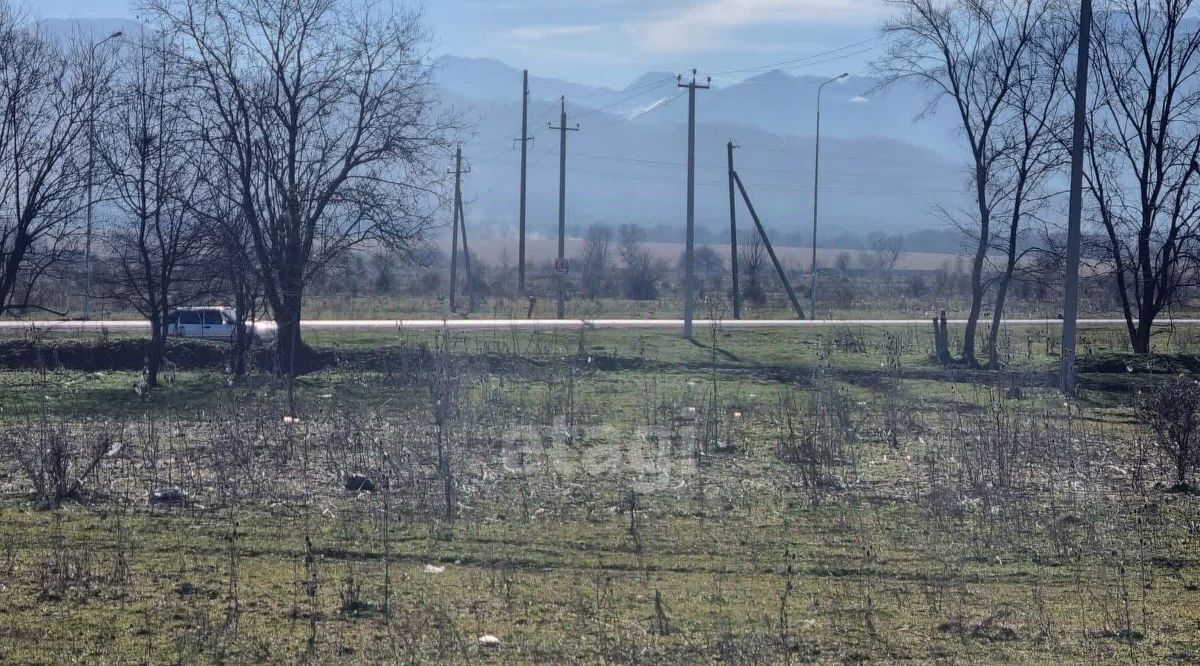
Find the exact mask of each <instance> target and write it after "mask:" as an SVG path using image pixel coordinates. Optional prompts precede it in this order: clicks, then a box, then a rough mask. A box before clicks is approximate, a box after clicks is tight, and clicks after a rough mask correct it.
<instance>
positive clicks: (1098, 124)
mask: <svg viewBox="0 0 1200 666" xmlns="http://www.w3.org/2000/svg"><path fill="white" fill-rule="evenodd" d="M1109 5H1110V6H1109V7H1108V10H1109V11H1106V12H1102V13H1100V14H1098V15H1097V16H1096V20H1095V22H1094V27H1093V35H1092V62H1091V67H1092V76H1091V79H1092V86H1093V87H1094V89H1095V90H1094V92H1093V93H1091V94H1090V95H1089V99H1090V100H1093V102H1092V103H1091V104H1090V106H1091V108H1090V113H1089V124H1088V128H1087V129H1088V142H1087V144H1086V149H1087V152H1088V157H1089V159H1088V171H1087V173H1086V177H1087V185H1088V189H1089V191H1090V192H1091V194H1092V200H1093V202H1094V213H1095V216H1096V217H1097V218H1098V219H1099V223H1100V225H1101V227H1102V229H1103V232H1104V236H1105V238H1106V240H1107V244H1106V248H1105V249H1106V254H1107V259H1108V263H1109V265H1110V266H1111V268H1112V272H1113V276H1114V278H1115V280H1116V284H1117V289H1118V292H1119V295H1120V300H1121V306H1122V311H1123V314H1124V317H1125V324H1126V327H1127V329H1128V333H1129V341H1130V344H1131V345H1132V347H1133V349H1134V351H1135V352H1138V353H1148V352H1149V351H1150V336H1151V333H1152V331H1153V325H1154V320H1155V319H1156V318H1157V317H1158V316H1159V315H1160V314H1161V313H1162V312H1163V310H1164V309H1166V308H1168V307H1170V306H1171V305H1172V304H1173V303H1174V302H1175V301H1176V300H1177V299H1178V297H1179V296H1180V294H1181V292H1182V291H1183V290H1184V289H1186V288H1188V287H1191V286H1194V285H1196V284H1197V283H1198V281H1200V280H1198V279H1200V271H1198V264H1197V252H1198V251H1200V197H1198V196H1197V192H1196V185H1197V180H1198V179H1200V164H1198V163H1197V159H1198V158H1200V133H1198V132H1197V129H1196V128H1197V123H1198V122H1200V80H1198V76H1197V75H1198V74H1200V30H1197V27H1196V23H1195V20H1196V19H1195V17H1194V16H1192V14H1194V10H1195V9H1196V3H1195V2H1194V0H1114V1H1113V2H1111V3H1109Z"/></svg>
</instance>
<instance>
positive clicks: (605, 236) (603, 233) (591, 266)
mask: <svg viewBox="0 0 1200 666" xmlns="http://www.w3.org/2000/svg"><path fill="white" fill-rule="evenodd" d="M612 238H613V232H612V227H608V226H605V225H603V224H593V225H592V226H590V227H588V229H587V232H586V233H585V234H584V237H583V293H584V295H585V296H587V297H588V298H596V297H598V296H603V295H606V294H607V293H608V292H609V288H608V283H609V279H610V276H609V270H610V266H609V264H610V263H611V256H610V255H611V247H612Z"/></svg>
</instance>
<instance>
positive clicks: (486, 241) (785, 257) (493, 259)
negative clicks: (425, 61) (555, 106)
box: [438, 234, 967, 271]
mask: <svg viewBox="0 0 1200 666" xmlns="http://www.w3.org/2000/svg"><path fill="white" fill-rule="evenodd" d="M468 240H470V239H469V238H468ZM583 245H584V242H583V240H582V239H577V238H571V239H568V240H567V256H568V257H578V256H580V255H581V254H582V253H583ZM438 246H439V247H440V248H441V249H442V250H444V251H447V252H448V251H449V250H450V244H449V242H445V243H439V244H438ZM645 246H646V248H647V249H649V250H650V251H651V252H653V253H654V255H655V256H656V257H659V258H662V259H666V260H667V261H671V262H674V261H676V260H678V259H679V257H680V255H682V254H683V250H684V244H683V243H646V244H645ZM697 247H711V248H712V249H713V250H716V251H717V253H718V254H720V255H721V256H722V257H725V258H726V259H728V256H729V245H728V244H721V245H711V244H699V245H697ZM616 250H617V243H616V242H615V241H614V242H613V244H612V251H613V255H614V259H615V256H616ZM471 252H472V254H476V255H479V258H480V259H482V260H483V261H486V262H487V263H489V264H495V265H501V264H503V263H504V262H503V261H502V260H503V259H504V257H505V255H506V254H507V257H508V263H509V264H510V265H516V263H517V238H516V235H515V234H514V235H513V237H512V238H481V239H479V240H478V241H476V242H475V243H472V245H471ZM775 252H776V254H778V255H779V260H780V261H782V262H783V263H784V264H785V265H786V266H788V267H789V268H794V267H800V268H802V269H804V270H807V269H808V268H809V266H810V265H811V263H812V262H811V258H812V248H803V247H783V246H777V247H776V248H775ZM843 252H846V253H849V255H850V262H851V264H850V265H851V266H854V267H857V266H858V256H859V254H860V253H866V252H868V251H867V250H843V249H837V248H817V263H818V264H820V265H822V266H832V265H833V263H834V261H836V260H837V257H838V255H840V254H842V253H843ZM525 253H526V259H527V261H529V262H530V263H531V264H541V263H546V262H550V261H553V260H554V258H555V257H556V256H557V254H558V241H556V240H554V239H544V238H536V239H534V238H531V239H529V240H528V241H526V246H525ZM960 259H961V260H962V261H963V266H964V270H967V263H966V261H967V260H966V257H961V256H959V255H954V254H942V253H937V252H905V253H904V254H902V255H901V256H900V260H899V261H898V262H896V268H898V269H900V270H912V271H933V270H937V269H939V268H941V267H942V266H943V265H947V264H949V266H950V267H951V268H953V267H954V265H955V262H957V261H959V260H960Z"/></svg>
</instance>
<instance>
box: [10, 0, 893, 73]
mask: <svg viewBox="0 0 1200 666" xmlns="http://www.w3.org/2000/svg"><path fill="white" fill-rule="evenodd" d="M18 1H19V2H22V3H23V4H25V5H26V6H27V7H28V8H29V9H30V10H32V12H33V14H34V15H36V16H40V17H42V18H134V12H133V10H132V9H131V3H130V2H129V0H18ZM384 1H390V0H384ZM408 4H409V6H420V7H423V9H424V14H425V17H426V22H427V23H428V25H429V27H430V28H431V29H432V32H433V36H434V37H433V39H434V42H433V44H432V45H431V46H432V53H433V55H443V54H449V55H457V56H466V57H479V58H494V59H497V60H501V61H504V62H506V63H508V64H510V65H512V66H514V67H518V68H527V69H529V70H530V71H531V73H534V74H536V75H538V76H544V77H557V78H563V79H567V80H570V81H574V82H578V83H586V84H592V85H605V86H613V87H624V86H626V85H628V84H630V83H632V82H633V81H634V80H635V79H637V78H638V77H639V76H641V75H642V74H645V73H646V72H651V71H670V72H685V71H688V70H690V69H692V68H698V69H699V70H700V73H701V74H702V75H703V74H705V73H706V72H708V73H714V72H716V73H720V72H731V70H743V69H752V70H753V69H757V68H764V67H767V66H770V65H773V64H775V63H783V62H786V61H793V60H796V59H799V58H806V57H810V56H813V55H814V54H821V53H824V52H827V51H830V50H833V49H839V48H841V49H842V50H840V51H838V52H837V53H836V54H834V55H832V56H829V57H823V58H816V59H812V58H810V59H809V60H807V61H806V64H803V65H794V64H792V65H786V66H785V67H786V68H787V69H788V71H790V72H792V73H794V74H813V75H825V74H837V73H841V72H842V71H849V72H851V73H855V74H857V73H861V72H863V71H864V70H865V69H866V67H867V65H868V63H869V61H870V59H871V58H872V57H873V56H874V55H876V54H877V53H878V48H879V41H878V40H876V41H873V42H867V43H864V41H865V40H871V39H872V38H873V37H876V36H877V29H878V27H879V25H880V23H881V22H882V20H883V19H884V16H885V11H886V9H885V3H884V2H883V0H425V1H424V2H423V3H420V4H415V3H408ZM854 44H860V46H856V47H852V48H843V47H847V46H849V45H854ZM835 70H836V71H835ZM752 73H754V72H751V74H752ZM748 75H749V74H747V73H742V72H737V71H733V72H731V73H730V74H724V75H719V76H718V77H716V83H717V84H718V85H720V84H722V83H727V82H733V81H734V80H738V79H741V78H745V77H746V76H748ZM723 79H725V80H723Z"/></svg>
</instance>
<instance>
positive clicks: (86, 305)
mask: <svg viewBox="0 0 1200 666" xmlns="http://www.w3.org/2000/svg"><path fill="white" fill-rule="evenodd" d="M123 34H125V33H123V32H121V31H117V32H114V33H113V34H111V35H109V36H108V37H105V38H104V39H102V40H100V41H99V42H96V43H95V44H92V48H91V51H89V56H90V61H89V65H90V66H91V67H92V69H93V70H94V69H95V67H96V49H98V48H100V47H101V46H102V45H103V44H105V43H106V42H108V41H109V40H113V39H118V38H119V37H120V36H121V35H123ZM95 88H96V85H95V81H93V82H92V85H91V86H90V87H89V91H88V94H89V95H90V96H91V99H90V100H89V102H90V103H89V104H88V159H87V170H88V174H87V223H86V230H85V236H86V240H85V241H84V249H83V254H84V257H83V261H84V264H85V266H84V269H85V272H86V274H87V277H86V279H87V283H86V284H85V286H84V289H83V318H84V319H85V320H87V319H91V318H92V272H93V269H92V207H93V206H94V205H95V200H94V197H93V196H92V182H93V181H94V180H95V168H96V158H95V154H96V98H95V95H96V90H95Z"/></svg>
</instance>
